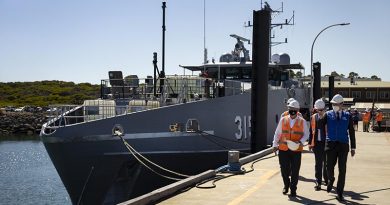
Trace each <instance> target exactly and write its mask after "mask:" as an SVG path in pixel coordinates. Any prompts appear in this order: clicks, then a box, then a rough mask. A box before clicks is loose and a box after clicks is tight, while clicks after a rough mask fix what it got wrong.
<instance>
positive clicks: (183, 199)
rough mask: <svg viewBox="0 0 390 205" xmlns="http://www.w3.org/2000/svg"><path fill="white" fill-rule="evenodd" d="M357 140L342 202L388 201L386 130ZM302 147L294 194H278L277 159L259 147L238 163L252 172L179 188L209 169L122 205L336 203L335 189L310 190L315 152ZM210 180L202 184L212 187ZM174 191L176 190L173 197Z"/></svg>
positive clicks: (361, 135) (389, 168)
mask: <svg viewBox="0 0 390 205" xmlns="http://www.w3.org/2000/svg"><path fill="white" fill-rule="evenodd" d="M356 141H357V145H356V146H357V149H356V155H355V156H354V157H351V155H350V154H349V156H348V162H347V176H346V185H345V191H344V197H345V200H346V201H345V202H344V203H345V204H390V133H389V132H382V133H375V132H370V133H367V132H361V131H358V132H356ZM305 150H306V151H304V153H303V154H302V163H301V169H300V178H299V182H298V189H297V195H298V196H297V197H296V198H289V197H288V195H283V194H282V188H283V182H282V177H281V175H280V168H279V162H278V157H276V156H275V155H274V154H273V153H271V152H270V151H264V152H263V154H264V155H265V156H264V157H262V158H260V159H261V160H255V161H257V162H256V163H254V164H253V162H248V163H246V164H244V165H243V167H244V168H245V169H246V170H250V169H251V165H252V164H253V168H254V171H252V172H248V173H245V174H241V175H234V176H230V177H226V178H224V179H222V180H218V181H216V182H215V185H216V187H215V188H210V189H200V188H196V187H193V185H192V187H193V188H190V189H187V190H186V191H179V190H182V189H183V187H186V186H187V185H188V183H189V184H191V183H194V181H196V180H198V181H199V180H204V179H205V178H208V177H212V176H215V172H214V171H212V170H210V171H208V172H205V173H202V174H200V175H197V176H194V177H193V178H191V179H187V180H186V182H184V184H183V182H181V181H180V182H177V183H174V184H171V185H168V186H166V187H163V188H161V189H158V190H156V191H153V192H151V193H149V194H146V195H143V196H140V197H138V198H135V199H133V200H130V201H126V202H123V203H121V204H156V203H157V204H160V205H173V204H175V205H176V204H177V205H179V204H180V205H181V204H186V205H197V204H199V205H204V204H207V205H221V204H227V205H238V204H340V203H339V202H338V201H337V200H336V193H335V191H334V190H333V191H332V192H330V193H327V192H326V187H325V186H324V185H323V186H322V190H321V191H315V190H314V154H313V153H312V152H309V151H308V150H307V148H306V149H305ZM218 175H220V174H218ZM224 175H226V176H227V175H229V174H224ZM337 175H338V171H337V165H336V167H335V177H336V181H335V184H334V186H336V184H337ZM182 181H184V180H182ZM211 182H212V181H210V182H207V183H205V184H203V185H202V186H211V184H212V183H211ZM185 183H187V184H185ZM173 192H174V193H175V194H173V195H172V193H173ZM167 195H168V196H167Z"/></svg>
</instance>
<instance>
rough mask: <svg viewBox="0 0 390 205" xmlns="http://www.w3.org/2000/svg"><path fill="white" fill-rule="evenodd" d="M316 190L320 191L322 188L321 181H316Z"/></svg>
mask: <svg viewBox="0 0 390 205" xmlns="http://www.w3.org/2000/svg"><path fill="white" fill-rule="evenodd" d="M314 190H316V191H320V190H321V183H318V182H316V185H315V186H314Z"/></svg>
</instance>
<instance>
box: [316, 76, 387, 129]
mask: <svg viewBox="0 0 390 205" xmlns="http://www.w3.org/2000/svg"><path fill="white" fill-rule="evenodd" d="M333 94H334V95H335V94H340V95H342V96H343V97H344V100H345V105H346V106H348V107H350V108H352V109H355V108H356V109H357V110H358V111H360V112H362V111H364V110H366V108H372V106H374V110H376V109H377V108H380V109H381V110H382V111H383V114H384V120H385V123H386V124H385V125H387V127H390V120H389V119H390V82H385V81H381V80H373V79H350V78H336V77H335V80H334V91H333ZM321 95H322V96H323V97H325V98H327V99H329V78H328V77H322V78H321ZM331 98H332V97H331ZM373 103H374V104H373Z"/></svg>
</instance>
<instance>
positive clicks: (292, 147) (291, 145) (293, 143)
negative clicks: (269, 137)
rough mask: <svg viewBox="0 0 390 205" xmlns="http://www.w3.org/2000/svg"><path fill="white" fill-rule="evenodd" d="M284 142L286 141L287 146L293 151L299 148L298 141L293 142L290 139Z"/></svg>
mask: <svg viewBox="0 0 390 205" xmlns="http://www.w3.org/2000/svg"><path fill="white" fill-rule="evenodd" d="M286 142H287V147H288V148H289V149H290V150H292V151H295V150H297V149H298V148H299V143H296V142H293V141H291V140H286Z"/></svg>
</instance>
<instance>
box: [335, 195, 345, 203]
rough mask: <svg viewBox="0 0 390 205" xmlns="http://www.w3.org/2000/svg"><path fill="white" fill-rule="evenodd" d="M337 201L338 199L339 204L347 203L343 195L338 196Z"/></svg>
mask: <svg viewBox="0 0 390 205" xmlns="http://www.w3.org/2000/svg"><path fill="white" fill-rule="evenodd" d="M336 199H337V201H339V202H344V201H345V199H344V197H343V195H342V194H337V196H336Z"/></svg>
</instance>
